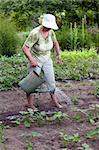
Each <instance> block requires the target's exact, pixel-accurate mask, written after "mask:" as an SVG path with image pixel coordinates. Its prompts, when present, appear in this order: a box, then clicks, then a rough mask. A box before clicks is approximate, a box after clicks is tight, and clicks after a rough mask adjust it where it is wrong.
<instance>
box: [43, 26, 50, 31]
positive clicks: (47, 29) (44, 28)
mask: <svg viewBox="0 0 99 150" xmlns="http://www.w3.org/2000/svg"><path fill="white" fill-rule="evenodd" d="M49 30H51V28H46V27H44V26H43V31H49Z"/></svg>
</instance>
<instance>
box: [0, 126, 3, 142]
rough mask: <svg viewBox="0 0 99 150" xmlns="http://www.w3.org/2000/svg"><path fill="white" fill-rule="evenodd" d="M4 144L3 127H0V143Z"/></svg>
mask: <svg viewBox="0 0 99 150" xmlns="http://www.w3.org/2000/svg"><path fill="white" fill-rule="evenodd" d="M3 142H4V126H3V125H0V143H3Z"/></svg>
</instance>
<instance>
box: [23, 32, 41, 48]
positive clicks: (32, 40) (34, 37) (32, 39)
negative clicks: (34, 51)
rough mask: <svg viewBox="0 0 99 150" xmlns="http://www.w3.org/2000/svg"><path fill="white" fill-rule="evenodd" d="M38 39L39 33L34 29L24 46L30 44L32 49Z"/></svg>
mask: <svg viewBox="0 0 99 150" xmlns="http://www.w3.org/2000/svg"><path fill="white" fill-rule="evenodd" d="M37 41H38V35H37V33H34V32H33V31H31V32H30V34H29V36H28V37H27V39H26V41H25V43H24V45H23V46H25V45H26V46H28V47H29V48H30V49H31V47H32V46H33V45H34V44H35V43H36V42H37Z"/></svg>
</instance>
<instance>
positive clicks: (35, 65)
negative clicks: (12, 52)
mask: <svg viewBox="0 0 99 150" xmlns="http://www.w3.org/2000/svg"><path fill="white" fill-rule="evenodd" d="M30 64H31V66H32V67H37V66H38V63H37V62H36V60H34V59H32V60H31V61H30Z"/></svg>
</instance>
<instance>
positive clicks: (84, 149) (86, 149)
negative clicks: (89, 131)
mask: <svg viewBox="0 0 99 150" xmlns="http://www.w3.org/2000/svg"><path fill="white" fill-rule="evenodd" d="M79 150H93V149H92V148H90V146H89V145H88V144H87V143H83V144H82V145H81V147H79Z"/></svg>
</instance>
